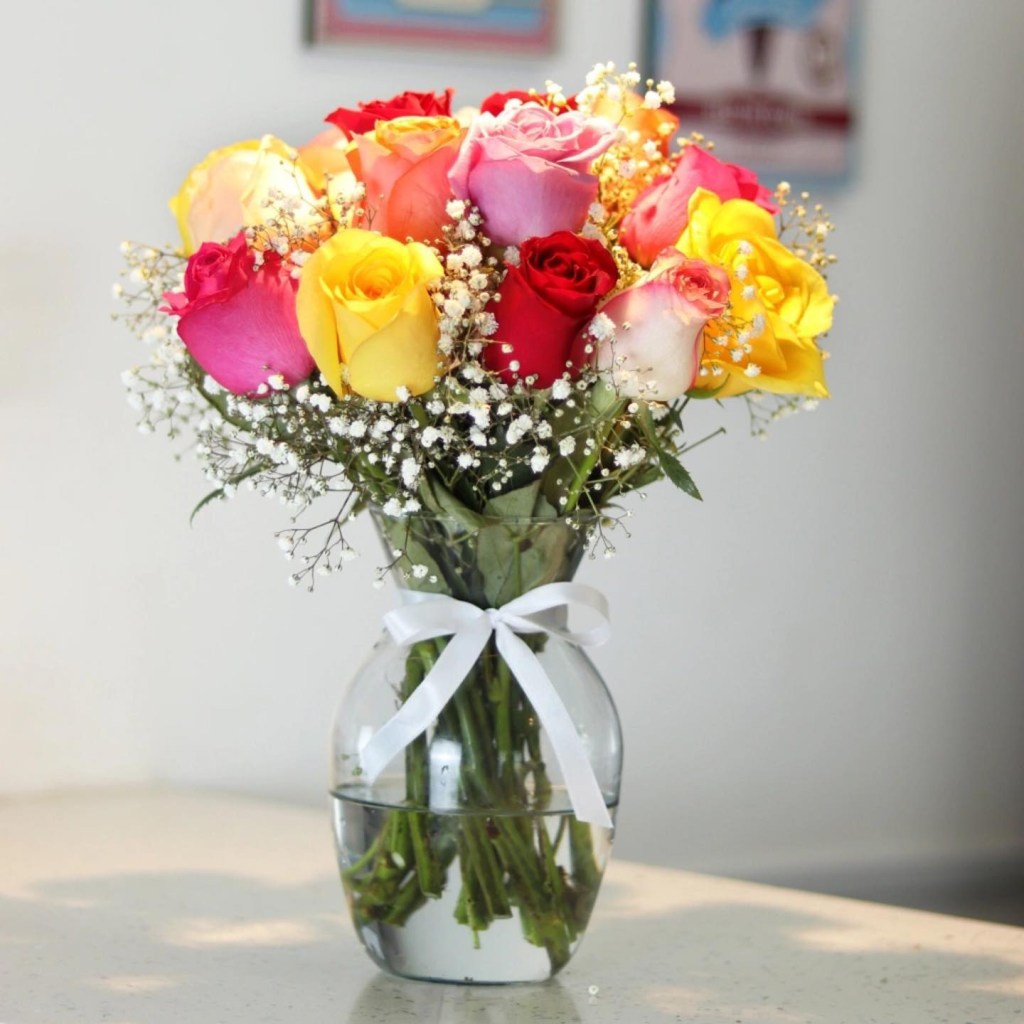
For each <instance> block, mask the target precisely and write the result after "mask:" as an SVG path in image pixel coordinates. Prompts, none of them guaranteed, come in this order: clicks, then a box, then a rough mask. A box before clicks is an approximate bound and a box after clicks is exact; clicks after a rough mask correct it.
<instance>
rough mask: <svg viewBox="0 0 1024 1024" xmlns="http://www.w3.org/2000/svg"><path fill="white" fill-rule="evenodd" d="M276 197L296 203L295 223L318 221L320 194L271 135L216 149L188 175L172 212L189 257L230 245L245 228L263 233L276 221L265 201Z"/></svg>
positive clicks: (288, 149)
mask: <svg viewBox="0 0 1024 1024" xmlns="http://www.w3.org/2000/svg"><path fill="white" fill-rule="evenodd" d="M272 191H276V192H280V193H281V194H282V195H283V196H285V197H286V198H287V199H297V200H298V206H297V207H296V211H295V213H294V216H295V218H296V221H297V223H299V224H300V225H301V226H304V227H310V226H312V225H313V224H314V223H316V222H317V221H318V220H319V219H320V218H319V215H318V214H317V213H316V211H315V209H314V206H313V204H314V203H315V202H316V193H315V191H314V188H313V185H312V184H311V183H310V179H309V175H308V174H307V173H306V168H305V166H304V165H303V163H302V161H301V160H299V159H298V158H297V154H296V153H295V151H294V150H293V149H292V148H291V147H290V146H288V145H287V144H286V143H284V142H282V141H281V140H280V139H278V138H276V137H275V136H273V135H265V136H264V137H263V138H262V139H247V140H246V141H245V142H236V143H235V144H234V145H231V146H225V147H223V148H222V149H215V150H214V151H213V152H212V153H210V154H209V155H208V156H207V157H206V159H205V160H203V161H202V162H201V163H199V164H197V165H196V166H195V167H193V168H192V170H191V171H189V172H188V176H187V177H186V178H185V181H184V182H183V183H182V186H181V188H180V189H179V190H178V194H177V195H176V196H175V197H174V198H173V199H172V200H171V202H170V206H171V212H172V213H173V214H174V216H175V218H176V219H177V221H178V230H179V231H180V232H181V241H182V244H183V247H184V250H185V255H186V256H191V255H192V253H194V252H195V251H196V249H198V248H199V246H200V245H202V243H203V242H226V241H227V240H228V239H229V238H232V237H234V236H235V235H236V234H238V232H239V231H240V230H241V229H242V228H250V227H259V226H260V225H262V224H265V223H266V220H267V218H268V217H273V216H275V209H274V207H273V206H267V205H265V204H266V200H267V199H268V198H269V197H270V193H271V192H272Z"/></svg>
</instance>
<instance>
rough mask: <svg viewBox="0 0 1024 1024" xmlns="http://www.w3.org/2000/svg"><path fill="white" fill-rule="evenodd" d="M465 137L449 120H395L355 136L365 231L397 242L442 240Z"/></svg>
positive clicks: (352, 156)
mask: <svg viewBox="0 0 1024 1024" xmlns="http://www.w3.org/2000/svg"><path fill="white" fill-rule="evenodd" d="M464 132H465V130H464V129H463V127H462V126H461V125H460V124H459V122H458V121H456V120H455V118H453V117H397V118H395V119H394V120H393V121H378V122H377V126H376V128H375V129H374V130H373V131H372V132H367V133H366V134H365V135H357V136H356V137H355V138H354V139H353V152H352V153H351V154H350V159H351V162H352V169H353V170H354V171H355V174H356V177H357V178H358V179H359V180H360V181H362V182H363V184H364V185H365V186H366V201H365V207H366V223H367V226H368V227H370V228H372V229H373V230H374V231H379V232H380V233H381V234H383V235H388V236H389V237H391V238H395V239H398V240H399V241H401V242H404V241H405V240H406V239H407V238H411V239H413V240H414V241H418V242H433V241H434V240H435V239H440V238H441V228H442V227H443V226H444V225H445V224H446V223H448V220H449V218H448V215H447V213H446V212H445V207H446V206H447V204H448V200H449V199H450V198H451V187H450V185H449V184H448V169H449V168H450V167H451V166H452V164H453V163H454V162H455V157H456V155H457V154H458V151H459V143H460V142H461V141H462V136H463V134H464Z"/></svg>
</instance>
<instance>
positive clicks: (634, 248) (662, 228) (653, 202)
mask: <svg viewBox="0 0 1024 1024" xmlns="http://www.w3.org/2000/svg"><path fill="white" fill-rule="evenodd" d="M698 188H704V189H707V190H708V191H709V192H714V193H715V195H717V196H718V198H719V199H721V200H722V202H723V203H724V202H725V201H726V200H728V199H749V200H750V202H752V203H756V204H757V205H758V206H760V207H763V208H764V209H765V210H767V211H768V212H769V213H772V214H775V213H778V209H779V208H778V207H777V206H776V205H775V204H774V203H773V202H772V193H771V191H770V190H769V189H767V188H765V187H764V185H762V184H760V182H758V180H757V175H756V174H754V172H753V171H751V170H748V169H747V168H746V167H740V166H739V165H738V164H726V163H723V162H722V161H721V160H719V159H717V158H716V157H713V156H712V155H711V154H710V153H709V152H708V151H707V150H706V149H701V148H700V146H687V147H686V148H685V149H684V150H683V152H682V155H681V156H680V158H679V163H677V164H676V167H675V170H673V172H672V173H671V174H667V175H664V176H662V177H660V178H657V179H656V180H655V181H654V182H652V183H651V184H650V185H649V186H648V187H647V188H646V189H644V191H643V192H641V193H640V195H639V196H637V199H636V202H635V203H634V204H633V208H632V209H631V210H630V212H629V213H627V214H626V216H625V217H623V219H622V229H621V231H620V232H619V241H620V242H622V244H623V245H624V246H625V247H626V250H627V251H628V252H629V255H630V256H632V257H633V259H635V260H636V261H637V263H639V264H640V265H641V266H644V267H649V266H650V265H651V264H652V263H653V262H654V259H655V257H656V256H657V255H658V254H659V253H660V252H661V251H662V249H665V248H667V247H668V246H670V245H675V244H676V242H678V241H679V236H680V235H681V234H682V233H683V231H685V230H686V225H687V223H688V222H689V220H688V213H687V211H688V207H689V203H690V197H691V196H692V195H693V193H694V192H696V191H697V189H698Z"/></svg>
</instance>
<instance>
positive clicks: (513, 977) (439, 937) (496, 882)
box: [334, 792, 612, 985]
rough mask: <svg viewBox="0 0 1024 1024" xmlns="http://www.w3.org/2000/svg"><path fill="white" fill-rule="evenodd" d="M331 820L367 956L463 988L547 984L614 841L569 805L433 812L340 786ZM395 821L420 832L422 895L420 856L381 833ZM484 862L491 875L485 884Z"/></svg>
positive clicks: (401, 972)
mask: <svg viewBox="0 0 1024 1024" xmlns="http://www.w3.org/2000/svg"><path fill="white" fill-rule="evenodd" d="M334 822H335V836H336V839H337V844H338V845H337V849H338V863H339V867H340V869H341V875H342V881H343V883H344V885H345V890H346V895H347V896H348V900H349V905H350V907H351V910H352V916H353V920H354V922H355V926H356V931H357V932H358V934H359V937H360V939H361V940H362V942H363V945H364V946H365V947H366V950H367V952H368V953H369V955H370V957H371V958H372V959H373V960H374V962H375V963H376V964H377V965H378V966H379V967H381V968H382V969H383V970H385V971H387V972H388V973H389V974H394V975H396V976H398V977H402V978H412V979H416V980H420V981H438V982H449V983H456V984H467V985H510V984H531V983H538V982H544V981H547V980H548V979H550V978H552V977H554V975H555V974H557V973H558V971H559V970H561V968H562V967H564V966H565V964H566V963H568V961H569V959H570V957H571V956H572V955H573V953H575V951H576V949H577V948H578V946H579V943H580V941H581V940H582V937H583V933H584V930H585V929H586V926H587V922H588V920H589V917H590V911H591V909H592V908H593V905H594V901H595V899H596V898H597V891H598V887H599V886H600V882H601V876H602V874H603V872H604V867H605V864H606V863H607V860H608V856H609V853H610V849H611V839H612V830H611V829H606V828H600V827H596V826H591V825H582V824H581V823H580V822H578V821H577V820H576V819H575V817H574V816H573V815H572V813H571V812H565V811H562V812H558V813H549V814H536V813H534V814H515V815H498V816H487V815H479V814H470V813H466V812H461V813H453V814H443V813H442V814H437V813H433V812H429V811H411V810H408V809H407V808H402V807H394V806H385V805H381V804H377V803H370V802H367V801H365V800H353V799H348V798H344V797H341V796H340V795H339V794H338V793H337V792H336V793H335V794H334ZM401 829H405V830H408V832H409V833H415V834H416V835H417V836H421V837H422V838H423V845H422V846H420V850H421V856H423V853H422V850H423V849H424V848H425V849H426V850H427V851H429V856H430V864H429V867H430V869H431V870H436V873H435V876H434V878H433V880H432V883H430V884H428V888H430V889H431V890H433V891H432V892H430V893H429V894H427V893H424V892H423V886H422V880H423V877H424V874H425V871H424V867H425V865H423V864H421V865H420V866H419V870H418V869H417V865H416V863H408V864H407V863H405V857H403V856H402V855H401V854H399V855H397V856H396V853H395V846H394V843H393V842H392V841H391V840H390V839H389V838H388V837H389V836H393V835H394V834H396V833H397V832H398V831H400V830H401ZM389 830H390V831H389ZM417 845H419V844H417ZM408 856H409V859H410V861H414V858H415V853H413V852H409V853H408ZM485 865H486V866H487V867H488V868H489V869H490V870H491V871H492V872H493V874H492V875H491V878H490V880H489V881H487V880H485V881H484V882H481V879H480V873H481V871H482V869H483V867H484V866H485ZM437 869H439V870H437ZM384 893H386V894H387V895H382V894H384Z"/></svg>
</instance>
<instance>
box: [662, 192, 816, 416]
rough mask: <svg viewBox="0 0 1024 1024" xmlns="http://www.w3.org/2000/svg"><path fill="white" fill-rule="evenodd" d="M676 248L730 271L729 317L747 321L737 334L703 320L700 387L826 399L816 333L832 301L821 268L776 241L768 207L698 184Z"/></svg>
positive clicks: (721, 392) (726, 392) (725, 392)
mask: <svg viewBox="0 0 1024 1024" xmlns="http://www.w3.org/2000/svg"><path fill="white" fill-rule="evenodd" d="M676 248H677V249H679V250H680V251H681V252H683V253H684V254H685V255H687V256H690V257H693V258H695V259H701V260H704V261H705V262H707V263H714V264H717V265H718V266H721V267H724V268H725V269H726V270H727V271H728V273H729V279H730V282H731V290H730V306H731V312H732V315H733V316H734V317H735V318H736V319H738V320H740V321H743V323H745V324H746V325H747V327H746V329H745V330H744V329H742V328H741V329H740V333H739V334H738V335H737V334H736V333H735V332H731V331H726V330H725V329H724V326H723V325H722V324H721V322H717V321H713V322H712V323H709V324H708V325H707V328H706V329H705V334H704V357H703V360H702V364H701V365H702V370H701V375H700V376H699V377H698V380H697V385H696V386H697V387H698V388H709V389H718V388H720V390H716V392H715V394H716V397H719V398H727V397H729V396H731V395H739V394H742V393H743V392H745V391H750V390H752V389H755V388H756V389H758V390H760V391H770V392H773V393H775V394H780V395H807V396H809V397H813V398H827V397H828V389H827V388H826V387H825V369H824V357H823V353H822V351H821V349H819V348H818V345H817V343H816V339H817V338H818V336H819V335H822V334H824V333H825V332H826V331H828V329H829V328H830V327H831V326H832V306H833V304H834V303H833V299H832V296H831V295H830V294H829V291H828V286H827V285H826V284H825V279H824V278H823V277H822V276H821V274H819V273H818V272H817V271H816V270H815V269H814V268H813V267H812V266H811V265H810V264H809V263H807V262H805V261H804V260H802V259H800V258H799V257H798V256H795V255H794V254H793V253H792V252H790V251H789V249H787V248H786V246H785V245H783V244H782V242H780V241H779V238H778V235H777V233H776V231H775V221H774V218H773V217H772V215H771V214H770V213H768V211H767V210H763V209H762V208H761V207H760V206H757V205H755V204H754V203H752V202H749V201H748V200H746V199H729V200H727V201H726V202H724V203H723V202H722V200H721V199H719V198H718V196H716V195H715V194H714V193H713V192H708V191H707V190H706V189H697V190H696V191H695V192H694V194H693V196H692V197H691V199H690V203H689V223H688V224H687V226H686V230H685V231H684V232H683V234H682V236H681V237H680V239H679V241H678V242H677V243H676ZM723 382H724V384H723Z"/></svg>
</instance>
